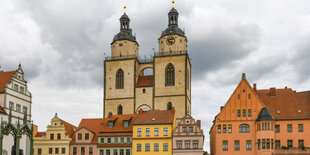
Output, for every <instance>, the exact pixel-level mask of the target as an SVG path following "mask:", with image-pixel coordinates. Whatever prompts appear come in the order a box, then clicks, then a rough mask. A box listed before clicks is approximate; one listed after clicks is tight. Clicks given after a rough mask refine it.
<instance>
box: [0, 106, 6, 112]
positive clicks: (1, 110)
mask: <svg viewBox="0 0 310 155" xmlns="http://www.w3.org/2000/svg"><path fill="white" fill-rule="evenodd" d="M0 113H2V114H7V113H6V112H5V111H4V109H3V108H2V107H1V106H0Z"/></svg>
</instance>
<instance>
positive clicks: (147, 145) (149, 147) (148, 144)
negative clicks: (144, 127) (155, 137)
mask: <svg viewBox="0 0 310 155" xmlns="http://www.w3.org/2000/svg"><path fill="white" fill-rule="evenodd" d="M150 150H151V146H150V143H146V144H145V151H150Z"/></svg>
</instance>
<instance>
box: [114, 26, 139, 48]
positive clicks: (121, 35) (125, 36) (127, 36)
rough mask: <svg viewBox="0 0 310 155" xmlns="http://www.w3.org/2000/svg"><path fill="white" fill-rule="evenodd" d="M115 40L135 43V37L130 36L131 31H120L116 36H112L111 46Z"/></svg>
mask: <svg viewBox="0 0 310 155" xmlns="http://www.w3.org/2000/svg"><path fill="white" fill-rule="evenodd" d="M117 40H129V41H133V42H137V41H136V37H135V36H134V35H132V30H131V29H129V30H121V31H120V32H119V33H118V34H116V35H115V36H114V38H113V41H112V44H113V43H114V42H115V41H117Z"/></svg>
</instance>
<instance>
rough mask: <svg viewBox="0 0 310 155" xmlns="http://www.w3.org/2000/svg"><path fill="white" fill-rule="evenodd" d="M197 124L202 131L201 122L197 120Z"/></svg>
mask: <svg viewBox="0 0 310 155" xmlns="http://www.w3.org/2000/svg"><path fill="white" fill-rule="evenodd" d="M197 123H198V126H199V129H201V121H200V120H197Z"/></svg>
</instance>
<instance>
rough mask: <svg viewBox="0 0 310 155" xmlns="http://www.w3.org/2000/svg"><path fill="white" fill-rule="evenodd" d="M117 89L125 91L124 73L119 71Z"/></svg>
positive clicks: (117, 73)
mask: <svg viewBox="0 0 310 155" xmlns="http://www.w3.org/2000/svg"><path fill="white" fill-rule="evenodd" d="M115 85H116V86H115V87H116V89H123V88H124V71H123V70H122V69H119V70H118V71H117V72H116V84H115Z"/></svg>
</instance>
